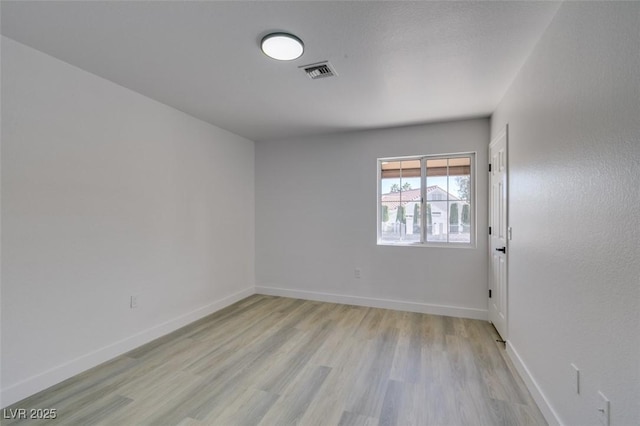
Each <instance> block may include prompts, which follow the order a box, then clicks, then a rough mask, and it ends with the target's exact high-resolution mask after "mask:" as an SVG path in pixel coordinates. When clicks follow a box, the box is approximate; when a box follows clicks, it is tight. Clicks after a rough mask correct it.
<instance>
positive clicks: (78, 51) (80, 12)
mask: <svg viewBox="0 0 640 426" xmlns="http://www.w3.org/2000/svg"><path fill="white" fill-rule="evenodd" d="M1 8H2V10H1V14H2V26H1V28H2V34H4V35H6V36H8V37H10V38H13V39H14V40H17V41H19V42H21V43H24V44H26V45H28V46H31V47H34V48H36V49H38V50H41V51H43V52H46V53H48V54H50V55H52V56H55V57H57V58H60V59H62V60H64V61H66V62H69V63H71V64H73V65H76V66H78V67H80V68H83V69H85V70H87V71H90V72H92V73H94V74H97V75H99V76H102V77H104V78H106V79H109V80H111V81H113V82H116V83H118V84H120V85H122V86H125V87H128V88H129V89H132V90H134V91H136V92H139V93H142V94H144V95H146V96H148V97H150V98H153V99H156V100H158V101H160V102H163V103H165V104H168V105H171V106H173V107H175V108H177V109H179V110H182V111H184V112H186V113H188V114H191V115H193V116H195V117H198V118H200V119H202V120H205V121H208V122H210V123H212V124H215V125H217V126H219V127H222V128H224V129H226V130H229V131H231V132H234V133H237V134H239V135H241V136H244V137H246V138H249V139H252V140H256V141H259V140H269V139H282V138H289V137H296V136H302V135H310V134H317V133H328V132H335V131H342V130H355V129H365V128H378V127H387V126H397V125H406V124H414V123H424V122H433V121H443V120H451V119H458V118H467V117H478V116H488V115H489V114H490V113H491V112H492V111H493V110H494V109H495V107H496V106H497V104H498V102H499V101H500V99H501V98H502V96H503V94H504V93H505V91H506V89H507V88H508V86H509V84H510V83H511V81H512V80H513V78H514V77H515V74H516V73H517V71H518V69H519V68H520V66H521V65H522V63H523V62H524V60H525V59H526V57H527V56H528V55H529V53H530V52H531V50H532V49H533V47H534V45H535V43H536V41H537V40H538V39H539V38H540V36H541V35H542V33H543V32H544V30H545V29H546V27H547V25H548V24H549V22H550V21H551V19H552V18H553V15H554V14H555V12H556V10H557V8H558V3H549V2H366V1H359V2H345V1H341V2H331V1H319V2H303V1H300V2H293V1H291V2H270V1H259V2H248V1H231V2H191V1H187V2H184V1H171V2H151V1H145V2H134V1H131V2H110V1H104V2H103V1H68V2H67V1H65V2H58V1H44V2H28V1H16V2H12V1H2V3H1ZM272 31H287V32H291V33H293V34H295V35H297V36H298V37H300V38H301V39H302V40H304V43H305V47H306V50H305V53H304V55H303V56H302V57H301V58H299V59H297V60H295V61H291V62H278V61H275V60H273V59H269V58H268V57H266V56H264V54H263V53H262V52H261V51H260V49H259V41H260V39H261V38H262V37H263V36H264V35H265V34H267V33H269V32H272ZM323 60H329V61H330V62H331V64H333V66H334V68H335V69H336V71H337V73H338V77H334V78H327V79H320V80H310V79H309V78H308V77H307V76H306V75H305V74H304V73H303V72H302V70H300V69H298V66H300V65H306V64H310V63H314V62H319V61H323Z"/></svg>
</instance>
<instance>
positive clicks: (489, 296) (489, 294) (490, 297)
mask: <svg viewBox="0 0 640 426" xmlns="http://www.w3.org/2000/svg"><path fill="white" fill-rule="evenodd" d="M489 299H491V290H489Z"/></svg>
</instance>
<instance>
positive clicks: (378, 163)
mask: <svg viewBox="0 0 640 426" xmlns="http://www.w3.org/2000/svg"><path fill="white" fill-rule="evenodd" d="M460 157H469V158H470V159H471V165H470V172H469V175H470V179H471V182H470V188H469V203H470V208H469V214H470V215H471V217H470V218H469V225H470V226H471V230H470V232H469V234H470V242H468V243H460V242H444V243H443V242H433V241H427V238H426V235H427V234H426V233H427V227H426V222H427V217H426V214H425V212H426V211H427V210H426V207H427V196H426V191H427V185H426V183H427V176H426V170H427V169H426V162H427V160H438V159H447V158H460ZM407 160H420V196H421V202H420V241H419V242H416V241H402V240H401V241H386V240H382V217H381V213H382V205H381V200H382V163H383V162H388V161H407ZM376 167H377V199H376V211H377V213H376V221H377V228H378V231H377V244H378V245H379V246H394V247H447V248H476V240H477V238H476V233H477V226H476V216H477V215H476V211H477V207H476V153H475V152H457V153H451V154H434V155H408V156H404V157H384V158H378V159H377V161H376ZM447 176H449V175H447ZM432 201H433V200H432ZM448 216H449V215H448V214H447V226H449V217H448Z"/></svg>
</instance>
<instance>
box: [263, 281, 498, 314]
mask: <svg viewBox="0 0 640 426" xmlns="http://www.w3.org/2000/svg"><path fill="white" fill-rule="evenodd" d="M256 293H258V294H266V295H269V296H283V297H292V298H296V299H304V300H315V301H318V302H331V303H340V304H345V305H357V306H367V307H371V308H383V309H395V310H397V311H407V312H419V313H422V314H433V315H445V316H450V317H459V318H472V319H480V320H488V319H489V315H488V312H487V310H486V309H473V308H463V307H458V306H446V305H431V304H427V303H418V302H407V301H404V300H392V299H378V298H374V297H362V296H349V295H344V294H334V293H321V292H315V291H304V290H291V289H286V288H277V287H267V286H258V287H256Z"/></svg>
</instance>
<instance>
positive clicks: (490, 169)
mask: <svg viewBox="0 0 640 426" xmlns="http://www.w3.org/2000/svg"><path fill="white" fill-rule="evenodd" d="M489 171H491V163H489Z"/></svg>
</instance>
